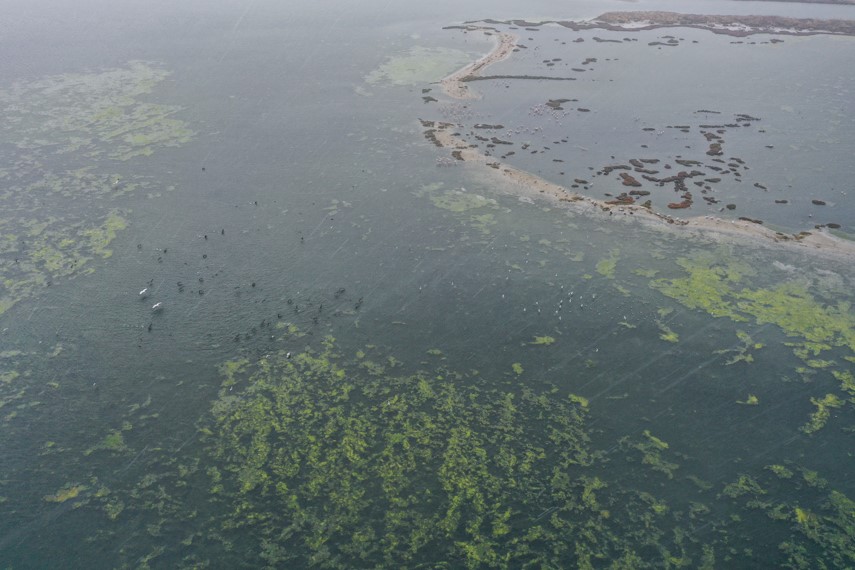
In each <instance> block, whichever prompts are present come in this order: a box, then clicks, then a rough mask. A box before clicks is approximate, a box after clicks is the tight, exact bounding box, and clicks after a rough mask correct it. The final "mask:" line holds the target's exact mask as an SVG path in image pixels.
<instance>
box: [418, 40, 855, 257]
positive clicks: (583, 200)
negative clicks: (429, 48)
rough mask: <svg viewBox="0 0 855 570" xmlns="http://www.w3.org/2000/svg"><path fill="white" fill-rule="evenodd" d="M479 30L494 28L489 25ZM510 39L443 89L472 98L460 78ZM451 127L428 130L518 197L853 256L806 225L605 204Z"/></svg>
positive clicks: (503, 54) (505, 46) (853, 245)
mask: <svg viewBox="0 0 855 570" xmlns="http://www.w3.org/2000/svg"><path fill="white" fill-rule="evenodd" d="M470 31H471V30H470ZM484 31H485V33H490V34H495V32H492V31H487V30H484ZM516 39H517V38H516V37H515V36H513V35H512V34H504V33H503V34H500V35H499V37H498V41H497V42H496V46H495V47H494V48H493V50H492V51H491V52H490V53H489V54H487V55H486V56H484V57H482V58H480V59H479V60H477V61H475V62H474V63H472V64H470V65H467V66H466V67H463V68H462V69H459V70H458V71H455V72H454V73H452V74H451V75H449V76H448V77H446V78H445V79H443V80H442V81H441V85H442V90H443V92H444V93H445V94H446V95H448V96H449V97H452V98H455V99H473V98H477V95H475V94H473V93H472V92H471V91H470V90H469V88H468V86H467V84H466V82H464V81H462V80H463V79H464V78H466V77H473V76H477V75H479V74H481V73H482V72H483V71H484V70H485V69H486V68H487V67H489V66H490V65H491V64H493V63H495V62H497V61H501V60H503V59H505V58H507V57H508V56H510V54H511V53H512V52H513V49H514V47H515V46H516ZM455 127H456V125H454V124H452V123H438V124H437V125H436V129H435V131H434V135H435V136H436V140H437V142H438V143H439V144H441V145H442V146H443V147H445V148H448V149H451V150H452V152H453V154H454V156H456V157H458V158H459V159H461V160H462V161H464V162H465V163H467V164H470V165H473V166H476V167H478V168H482V169H483V171H484V174H487V175H489V174H492V175H493V177H494V178H495V179H496V181H497V182H499V183H500V189H501V190H502V191H504V192H506V193H509V194H513V195H516V196H519V197H521V198H529V199H547V200H550V201H552V202H555V203H558V204H561V205H564V206H566V207H570V208H572V209H573V210H575V211H579V212H585V213H588V214H594V213H596V214H599V215H602V216H605V217H610V218H612V219H614V218H618V219H632V220H637V221H639V222H641V223H644V224H647V225H655V226H658V227H662V228H667V229H669V230H672V231H676V232H683V233H687V232H688V233H693V234H698V235H700V234H702V235H704V236H706V237H708V238H712V239H721V238H725V237H741V238H744V239H747V240H749V241H751V242H752V243H753V244H755V245H765V246H775V247H785V248H793V249H795V250H798V251H815V252H817V253H821V254H823V255H824V256H829V257H837V258H845V259H847V260H852V259H855V242H852V241H848V240H845V239H841V238H837V237H835V236H833V235H831V234H830V233H828V232H825V231H817V230H812V231H810V232H802V233H800V234H797V235H793V234H785V233H782V232H777V231H775V230H772V229H770V228H767V227H765V226H763V225H761V224H756V223H753V222H749V221H744V220H724V219H721V218H718V217H715V216H697V217H691V218H675V217H672V216H669V215H666V214H660V213H657V212H653V211H651V210H649V209H648V208H645V207H643V206H638V205H613V204H607V203H606V202H605V201H604V200H597V199H595V198H591V197H589V196H583V195H581V194H577V193H575V192H572V191H570V190H569V189H568V188H565V187H564V186H561V185H559V184H555V183H552V182H549V181H547V180H545V179H543V178H541V177H539V176H537V175H535V174H532V173H530V172H526V171H524V170H520V169H517V168H514V167H512V166H509V165H507V164H504V163H501V162H499V161H498V160H496V159H495V158H493V157H487V156H485V155H483V154H481V153H480V152H478V150H476V149H473V148H471V147H470V146H469V144H467V143H466V142H465V141H464V140H462V139H461V138H459V137H456V136H455V135H454V129H455Z"/></svg>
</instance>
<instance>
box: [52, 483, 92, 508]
mask: <svg viewBox="0 0 855 570" xmlns="http://www.w3.org/2000/svg"><path fill="white" fill-rule="evenodd" d="M86 488H87V487H86V485H74V484H71V483H69V484H67V485H65V486H64V487H62V488H61V489H60V490H58V491H57V492H56V493H54V494H53V495H45V497H44V500H45V501H47V502H48V503H64V502H65V501H69V500H71V499H75V498H77V497H78V495H80V493H82V492H83V491H85V490H86Z"/></svg>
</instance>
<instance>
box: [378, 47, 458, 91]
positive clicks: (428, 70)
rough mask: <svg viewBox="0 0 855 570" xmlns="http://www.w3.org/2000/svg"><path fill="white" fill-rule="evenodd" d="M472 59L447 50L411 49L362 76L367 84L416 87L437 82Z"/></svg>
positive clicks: (453, 50) (455, 50) (452, 50)
mask: <svg viewBox="0 0 855 570" xmlns="http://www.w3.org/2000/svg"><path fill="white" fill-rule="evenodd" d="M471 60H472V58H471V57H470V56H469V55H467V54H466V52H463V51H460V50H457V49H450V48H427V47H422V46H416V47H412V48H410V49H409V50H407V51H406V52H404V53H402V54H401V55H397V56H393V57H390V58H389V59H388V60H387V61H386V62H385V63H383V65H381V66H380V67H378V68H377V69H375V70H374V71H372V72H371V73H369V74H368V75H366V76H365V81H366V82H367V83H368V84H372V85H373V84H384V83H385V84H390V85H420V84H424V83H432V82H435V81H439V80H440V79H442V78H443V77H445V76H446V75H448V74H449V73H451V72H452V71H454V70H455V69H457V68H460V67H463V66H464V65H466V64H467V63H469V62H470V61H471Z"/></svg>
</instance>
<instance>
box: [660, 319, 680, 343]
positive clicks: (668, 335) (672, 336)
mask: <svg viewBox="0 0 855 570" xmlns="http://www.w3.org/2000/svg"><path fill="white" fill-rule="evenodd" d="M656 324H657V325H659V330H660V331H661V332H660V333H659V338H661V339H662V340H664V341H665V342H679V341H680V335H678V334H677V333H675V332H674V331H673V330H671V327H669V326H668V325H666V324H665V323H663V322H662V321H658V320H657V321H656Z"/></svg>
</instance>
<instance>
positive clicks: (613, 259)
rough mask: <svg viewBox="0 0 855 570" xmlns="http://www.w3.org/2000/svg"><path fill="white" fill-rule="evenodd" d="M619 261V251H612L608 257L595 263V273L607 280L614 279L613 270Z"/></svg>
mask: <svg viewBox="0 0 855 570" xmlns="http://www.w3.org/2000/svg"><path fill="white" fill-rule="evenodd" d="M619 259H620V250H619V249H613V250H611V251H610V252H609V256H608V257H606V258H605V259H601V260H600V261H598V262H597V266H596V269H597V273H599V274H600V275H602V276H603V277H607V278H609V279H614V278H615V269H616V268H617V262H618V260H619Z"/></svg>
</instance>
